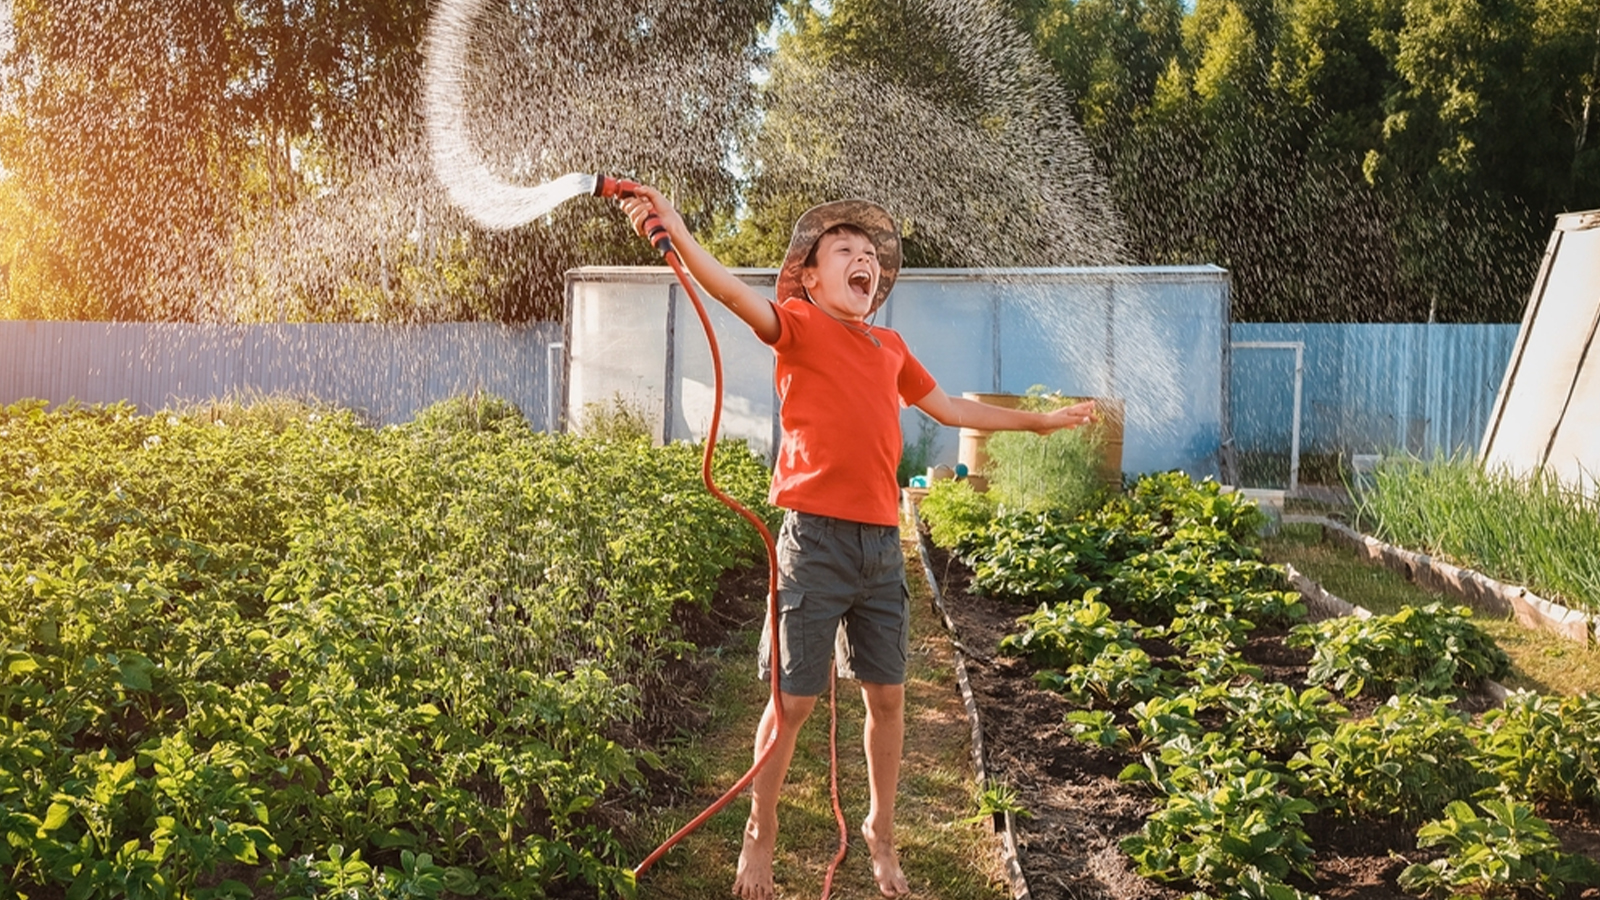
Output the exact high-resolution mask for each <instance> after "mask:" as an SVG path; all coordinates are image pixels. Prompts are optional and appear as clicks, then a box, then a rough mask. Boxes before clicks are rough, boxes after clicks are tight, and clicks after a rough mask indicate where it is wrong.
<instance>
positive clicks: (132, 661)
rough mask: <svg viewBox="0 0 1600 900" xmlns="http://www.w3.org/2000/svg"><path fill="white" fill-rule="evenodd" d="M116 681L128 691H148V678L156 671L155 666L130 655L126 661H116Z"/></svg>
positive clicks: (141, 658)
mask: <svg viewBox="0 0 1600 900" xmlns="http://www.w3.org/2000/svg"><path fill="white" fill-rule="evenodd" d="M116 665H117V674H118V680H119V681H120V682H121V683H122V686H123V687H125V688H127V689H128V690H130V691H148V690H150V683H151V682H150V676H151V674H152V673H154V672H155V671H156V664H155V663H153V662H151V661H150V660H148V659H146V658H145V657H143V656H140V655H138V654H130V655H129V656H128V657H127V658H126V659H119V660H117V663H116Z"/></svg>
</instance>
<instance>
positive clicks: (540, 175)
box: [0, 0, 772, 321]
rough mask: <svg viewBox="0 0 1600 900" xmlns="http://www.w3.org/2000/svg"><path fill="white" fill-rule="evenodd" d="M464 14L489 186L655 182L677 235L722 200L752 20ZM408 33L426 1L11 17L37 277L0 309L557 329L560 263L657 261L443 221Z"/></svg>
mask: <svg viewBox="0 0 1600 900" xmlns="http://www.w3.org/2000/svg"><path fill="white" fill-rule="evenodd" d="M484 5H485V6H486V7H487V11H486V13H485V15H484V16H483V17H482V18H483V20H484V26H485V30H484V33H483V34H482V35H481V37H482V40H480V42H479V44H480V58H479V59H478V60H477V62H478V63H480V65H479V66H478V67H477V71H478V72H479V75H480V78H479V85H480V86H481V87H482V90H481V91H480V92H479V93H478V94H476V96H475V100H477V101H478V102H479V103H480V106H481V108H480V109H478V110H476V112H477V113H478V115H477V117H476V119H475V120H474V121H475V123H476V124H478V125H480V126H482V127H481V128H480V131H481V133H480V134H479V135H477V137H479V138H480V139H481V143H482V145H483V146H484V147H485V148H486V149H487V155H488V156H489V157H490V162H491V163H492V164H493V165H495V166H496V167H497V168H498V169H499V170H500V171H501V172H502V174H503V176H504V177H505V178H507V179H508V180H519V181H525V182H533V183H537V181H538V180H542V179H544V178H548V177H550V176H552V175H559V174H563V173H565V172H567V171H574V170H575V171H597V170H605V171H615V172H621V173H623V174H628V175H634V176H638V177H643V178H646V179H649V180H652V181H658V182H663V183H666V184H669V185H671V186H673V187H675V188H676V189H677V190H678V191H679V192H680V194H681V195H682V196H683V197H684V199H685V206H686V207H687V208H688V211H689V213H690V215H691V216H692V217H701V216H703V217H705V218H706V219H707V220H708V221H709V217H710V215H711V214H712V213H713V212H714V211H716V210H718V209H724V208H729V207H731V206H732V204H733V202H734V182H733V179H732V178H731V176H730V175H729V174H728V172H727V171H726V167H725V164H724V163H725V155H726V150H727V147H728V146H729V145H730V143H731V138H730V137H729V134H730V131H731V130H732V129H733V128H735V127H737V126H738V124H739V123H741V122H743V121H744V120H745V117H746V116H747V114H748V112H749V110H750V97H751V90H750V85H749V83H748V70H749V66H750V64H751V61H752V59H753V58H754V55H755V52H756V51H755V49H754V48H755V40H756V38H757V36H758V28H759V26H760V25H761V24H762V23H763V22H765V21H766V20H767V19H768V18H769V17H770V15H771V11H772V6H771V2H770V0H728V2H724V3H719V4H717V5H716V6H715V8H713V9H701V8H698V7H690V6H685V5H683V4H675V3H670V2H666V0H653V2H647V3H645V4H643V5H642V6H641V5H639V4H628V5H626V6H624V5H623V4H614V5H602V6H600V7H596V6H594V5H592V4H579V3H567V4H560V3H551V4H546V3H540V4H530V3H526V2H523V0H492V2H488V0H486V3H485V4H484ZM427 14H428V5H427V2H426V0H229V2H226V3H216V2H210V0H207V2H202V0H172V2H166V0H163V2H159V3H157V2H153V0H129V2H112V0H65V2H63V0H49V2H46V0H16V3H15V4H14V15H15V24H16V27H15V33H16V40H15V43H14V46H13V47H12V48H11V49H10V52H9V53H8V54H7V58H6V60H5V66H4V71H3V73H0V77H3V82H0V164H3V166H4V170H5V172H6V173H7V174H8V176H9V178H8V179H7V180H6V182H5V184H6V188H5V190H6V191H8V192H9V193H11V194H14V195H15V197H16V202H14V203H9V204H7V205H6V206H5V207H4V209H3V210H0V212H10V213H12V214H13V215H15V216H18V217H21V218H19V219H17V220H15V221H10V220H8V221H6V222H4V223H3V227H4V228H5V229H6V230H7V231H8V232H9V233H11V234H17V233H21V232H22V230H24V227H26V231H27V233H28V234H29V235H30V238H29V239H28V240H27V241H13V242H10V243H9V244H8V245H7V246H8V248H9V249H8V250H7V252H8V253H9V254H10V258H8V259H7V260H6V266H7V270H6V271H7V272H8V273H13V272H16V273H21V272H28V273H33V275H32V276H30V278H31V280H19V278H20V276H18V277H10V276H9V275H8V278H7V283H8V285H9V287H8V291H9V292H10V293H11V294H12V295H13V296H14V295H15V293H16V292H17V291H18V290H21V289H22V286H23V285H24V284H25V285H26V286H27V290H28V291H29V292H30V298H29V299H27V301H26V303H25V304H24V306H23V307H17V306H15V304H13V308H18V309H20V308H27V309H30V310H39V311H44V310H49V311H53V314H68V315H71V316H73V317H78V318H113V319H130V318H207V319H228V320H233V319H256V318H268V319H327V318H330V317H331V318H358V319H379V320H384V321H427V320H432V319H438V318H473V317H490V318H500V319H508V320H522V319H527V318H533V317H541V316H543V317H549V316H551V315H559V313H560V310H561V291H560V284H561V273H562V272H563V271H564V270H565V269H566V268H569V267H570V266H572V265H575V264H579V263H581V262H586V261H587V262H630V261H646V260H649V259H651V258H653V254H652V252H651V251H650V250H649V249H648V248H647V247H643V245H641V244H640V242H637V241H636V240H634V239H633V238H632V236H631V233H630V231H629V230H628V228H627V226H626V224H625V222H624V221H623V220H622V218H621V217H620V215H618V214H616V213H615V212H612V211H610V210H609V209H608V208H607V207H605V206H603V205H601V204H599V203H598V202H590V203H580V204H575V205H573V206H572V207H571V208H569V209H563V210H561V211H559V212H558V213H557V215H555V216H554V217H552V219H551V221H550V222H548V223H546V224H545V225H533V226H530V227H528V228H526V229H521V230H519V231H517V232H514V233H508V234H489V233H485V232H483V231H482V230H481V229H477V228H475V227H474V226H472V225H471V224H470V223H468V222H467V221H465V219H464V218H463V217H462V216H461V215H460V214H458V213H456V212H455V211H454V210H452V209H450V208H449V206H448V204H447V203H446V201H445V199H444V195H443V193H442V191H441V190H440V188H439V185H438V184H437V182H436V179H434V178H433V175H432V172H431V170H430V168H429V165H428V156H427V153H426V147H425V146H424V145H423V144H422V142H421V139H420V135H421V134H422V131H423V129H422V128H421V118H420V116H421V110H420V108H419V105H418V97H419V86H420V84H421V80H422V78H423V77H424V76H425V74H426V73H425V72H423V70H422V68H421V65H420V61H421V49H422V40H423V35H424V28H425V25H426V24H427V21H428V19H427ZM30 216H31V217H32V218H28V217H30ZM597 216H598V217H603V219H604V224H603V227H601V228H599V229H593V228H591V227H590V226H591V223H592V221H593V220H594V219H595V218H596V217H597ZM38 222H48V223H50V224H51V226H52V227H50V228H44V227H41V226H39V225H38V224H37V223H38ZM30 223H34V224H30ZM47 294H48V295H50V296H51V297H53V298H54V299H48V300H46V299H45V295H47Z"/></svg>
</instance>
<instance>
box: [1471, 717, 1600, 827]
mask: <svg viewBox="0 0 1600 900" xmlns="http://www.w3.org/2000/svg"><path fill="white" fill-rule="evenodd" d="M1483 728H1484V732H1483V734H1482V736H1481V737H1480V738H1479V741H1478V748H1479V752H1480V753H1481V754H1482V758H1483V763H1484V765H1485V766H1486V767H1487V768H1490V769H1492V770H1493V771H1494V773H1495V775H1496V776H1498V778H1499V779H1500V783H1501V784H1502V785H1504V786H1505V789H1506V790H1507V791H1508V792H1509V793H1510V795H1511V796H1514V797H1517V798H1520V799H1523V800H1527V801H1534V800H1556V801H1563V802H1567V803H1589V802H1593V801H1594V800H1595V799H1597V798H1600V698H1597V697H1593V696H1591V695H1588V694H1582V695H1579V696H1575V697H1546V696H1542V695H1539V694H1533V693H1529V692H1527V691H1517V692H1515V693H1513V694H1511V695H1510V696H1508V697H1506V700H1505V703H1504V704H1503V705H1501V706H1500V707H1499V708H1497V709H1492V710H1489V711H1488V712H1487V713H1484V716H1483Z"/></svg>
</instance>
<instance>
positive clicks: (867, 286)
mask: <svg viewBox="0 0 1600 900" xmlns="http://www.w3.org/2000/svg"><path fill="white" fill-rule="evenodd" d="M849 284H850V290H852V291H855V292H856V294H858V295H859V296H862V297H865V296H867V295H868V294H869V293H871V292H872V274H871V273H870V272H856V273H854V274H852V275H851V276H850V279H849Z"/></svg>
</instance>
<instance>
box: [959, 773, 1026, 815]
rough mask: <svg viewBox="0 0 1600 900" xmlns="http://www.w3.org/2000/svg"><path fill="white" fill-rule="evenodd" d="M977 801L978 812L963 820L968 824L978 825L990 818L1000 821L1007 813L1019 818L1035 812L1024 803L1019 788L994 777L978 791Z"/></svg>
mask: <svg viewBox="0 0 1600 900" xmlns="http://www.w3.org/2000/svg"><path fill="white" fill-rule="evenodd" d="M975 802H976V804H977V807H978V811H977V813H976V814H975V815H972V816H970V817H968V818H966V819H964V820H962V821H964V822H965V823H966V824H968V825H976V824H977V823H979V822H983V821H987V820H990V819H993V820H995V821H996V822H999V821H1000V820H1001V819H1003V818H1004V816H1005V815H1006V814H1007V813H1009V814H1011V815H1012V816H1014V817H1016V818H1019V819H1031V818H1033V813H1031V812H1029V811H1028V809H1027V807H1025V806H1024V805H1023V803H1022V798H1021V797H1020V796H1019V795H1018V794H1017V789H1016V788H1014V787H1012V786H1011V785H1009V784H1006V783H1005V782H1003V781H996V780H994V779H992V778H991V779H988V780H986V781H985V782H984V783H983V787H982V788H981V789H980V790H979V791H978V792H977V796H976V798H975Z"/></svg>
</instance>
